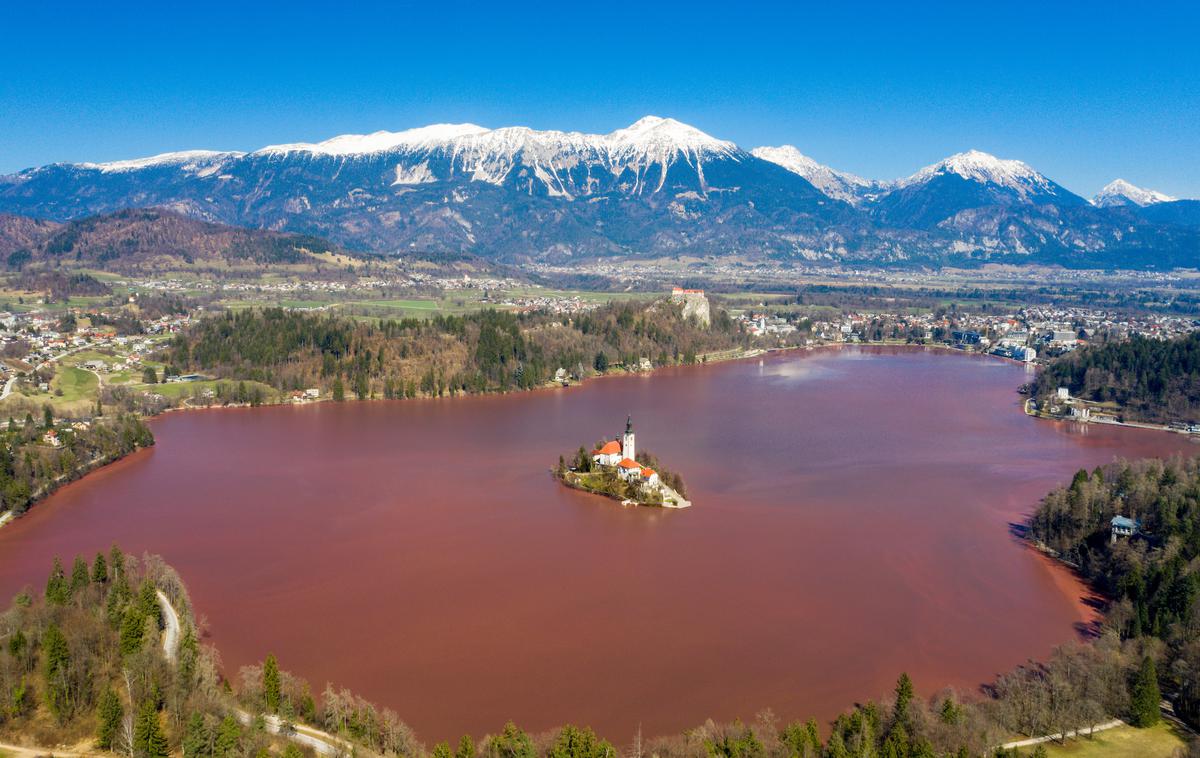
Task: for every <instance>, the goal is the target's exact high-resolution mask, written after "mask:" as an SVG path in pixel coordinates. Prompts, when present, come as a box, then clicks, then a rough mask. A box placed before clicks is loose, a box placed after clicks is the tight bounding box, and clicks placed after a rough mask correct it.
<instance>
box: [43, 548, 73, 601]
mask: <svg viewBox="0 0 1200 758" xmlns="http://www.w3.org/2000/svg"><path fill="white" fill-rule="evenodd" d="M70 599H71V585H70V584H68V583H67V575H66V574H65V573H64V572H63V565H62V561H60V560H59V559H58V557H57V556H55V558H54V567H53V568H51V569H50V576H48V577H46V601H47V602H50V603H54V604H55V605H66V603H67V601H68V600H70Z"/></svg>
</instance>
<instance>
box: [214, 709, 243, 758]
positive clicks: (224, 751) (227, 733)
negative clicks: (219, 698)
mask: <svg viewBox="0 0 1200 758" xmlns="http://www.w3.org/2000/svg"><path fill="white" fill-rule="evenodd" d="M241 741H242V728H241V727H240V726H238V722H237V720H236V719H234V717H233V716H226V717H225V718H224V720H222V721H221V726H220V727H219V728H218V729H217V742H216V749H215V750H214V751H213V753H214V755H218V756H228V755H234V754H236V753H237V752H238V744H239V743H240V742H241Z"/></svg>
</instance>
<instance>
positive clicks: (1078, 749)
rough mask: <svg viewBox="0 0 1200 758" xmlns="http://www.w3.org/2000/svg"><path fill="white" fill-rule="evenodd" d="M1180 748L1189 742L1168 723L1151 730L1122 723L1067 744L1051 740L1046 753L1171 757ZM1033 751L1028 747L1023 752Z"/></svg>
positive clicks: (1055, 757) (1053, 757) (1077, 757)
mask: <svg viewBox="0 0 1200 758" xmlns="http://www.w3.org/2000/svg"><path fill="white" fill-rule="evenodd" d="M1180 748H1186V745H1185V744H1184V741H1183V740H1182V739H1181V738H1180V737H1179V735H1178V734H1177V733H1176V732H1175V731H1174V730H1173V729H1172V728H1171V727H1170V726H1168V725H1167V724H1159V725H1158V726H1155V727H1151V728H1150V729H1137V728H1135V727H1132V726H1119V727H1117V728H1115V729H1108V730H1105V731H1103V732H1098V733H1096V735H1095V736H1094V737H1092V738H1090V739H1089V738H1087V737H1083V738H1081V739H1078V740H1072V741H1070V742H1068V743H1067V744H1065V745H1056V744H1054V743H1047V744H1046V753H1047V755H1048V756H1050V758H1170V756H1172V755H1173V754H1174V753H1175V751H1176V750H1178V749H1180ZM1033 751H1034V748H1025V749H1024V750H1022V751H1021V755H1032V754H1033Z"/></svg>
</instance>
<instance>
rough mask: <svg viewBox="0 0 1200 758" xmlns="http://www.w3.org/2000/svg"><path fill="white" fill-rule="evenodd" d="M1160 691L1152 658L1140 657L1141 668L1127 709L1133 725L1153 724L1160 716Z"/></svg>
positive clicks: (1143, 726)
mask: <svg viewBox="0 0 1200 758" xmlns="http://www.w3.org/2000/svg"><path fill="white" fill-rule="evenodd" d="M1161 702H1162V693H1161V692H1159V689H1158V671H1157V670H1156V669H1155V667H1154V659H1153V658H1151V657H1150V656H1146V657H1145V658H1143V659H1142V668H1141V670H1140V671H1139V672H1138V675H1137V679H1136V681H1135V682H1134V684H1133V692H1132V696H1131V698H1130V704H1129V711H1130V714H1131V716H1132V717H1133V718H1132V721H1133V725H1134V726H1137V727H1142V728H1145V727H1148V726H1154V725H1155V724H1157V723H1158V721H1159V719H1160V718H1161V714H1160V713H1159V703H1161Z"/></svg>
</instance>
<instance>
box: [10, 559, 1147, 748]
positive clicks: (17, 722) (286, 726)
mask: <svg viewBox="0 0 1200 758" xmlns="http://www.w3.org/2000/svg"><path fill="white" fill-rule="evenodd" d="M160 592H161V593H162V594H163V596H164V597H165V598H166V599H167V602H169V603H170V604H171V606H172V607H173V608H174V609H176V610H177V611H178V616H179V623H180V635H179V637H178V643H177V646H176V647H175V648H174V655H173V656H169V655H167V654H166V653H167V649H166V647H165V645H164V636H163V635H164V633H165V629H166V626H167V625H166V623H165V622H166V618H165V614H164V608H163V606H162V605H161V604H160V602H159V600H158V595H159V593H160ZM202 636H203V635H202V634H201V633H200V631H199V630H198V628H197V627H196V624H195V621H194V619H193V616H192V613H191V606H190V601H189V599H188V596H187V592H186V590H185V589H184V588H183V586H182V584H181V583H180V582H179V580H178V577H177V576H176V575H175V574H174V572H173V571H172V570H171V569H170V568H169V567H167V566H166V565H165V564H163V563H162V562H161V560H160V559H158V558H156V557H152V556H146V557H143V558H142V559H141V560H140V561H138V560H135V559H132V558H130V557H128V556H125V555H124V554H123V553H122V552H121V551H120V550H119V549H118V548H117V547H116V546H114V547H113V548H112V549H111V550H110V551H109V552H108V553H104V554H97V555H96V556H95V558H94V559H93V560H92V561H91V563H90V564H89V563H88V562H86V561H84V560H83V558H81V557H77V558H76V559H75V561H74V563H73V564H72V566H71V568H70V570H69V571H68V570H67V569H66V568H65V567H64V566H63V565H62V563H61V562H60V561H58V560H57V559H55V561H54V565H53V567H52V569H51V572H50V575H49V577H48V578H47V580H46V584H45V589H44V591H43V592H41V593H38V595H36V596H35V595H34V594H33V593H30V592H25V593H22V594H21V595H19V596H18V597H17V598H16V599H15V600H14V602H13V604H12V606H11V607H10V608H9V609H8V611H6V612H5V613H3V614H0V641H3V647H2V649H0V735H3V737H4V739H5V740H7V741H12V742H25V743H32V744H37V745H54V744H63V743H67V744H71V743H73V742H77V741H79V740H84V739H88V740H94V744H95V746H96V748H97V749H99V750H103V751H111V752H113V753H117V754H120V755H126V756H130V758H166V756H167V755H169V754H182V755H183V756H185V758H193V757H194V758H243V757H244V758H251V757H253V758H269V757H270V756H273V755H276V756H278V755H281V756H282V757H283V758H302V756H303V755H305V754H309V755H311V748H310V747H298V746H297V744H295V743H293V742H290V741H288V738H289V737H290V735H292V734H293V733H294V732H295V730H296V726H295V725H296V724H301V723H302V724H307V725H310V726H313V727H316V728H318V729H323V730H325V731H327V732H329V733H330V734H332V735H335V737H336V738H337V739H340V740H343V741H344V742H345V748H346V754H360V753H361V754H365V755H371V754H376V755H380V756H393V755H394V756H405V757H406V758H427V757H429V756H432V758H617V756H619V755H622V754H624V755H627V756H629V758H646V757H648V756H655V757H656V758H969V757H972V756H974V757H983V758H993V757H994V756H1000V755H1005V756H1007V755H1015V752H1014V753H1005V752H1003V751H1000V750H997V748H996V747H995V746H996V745H998V744H1000V743H1001V742H1003V741H1004V740H1005V739H1008V738H1009V737H1010V736H1011V735H1013V734H1020V733H1024V734H1040V733H1047V732H1054V731H1059V730H1064V729H1074V728H1076V727H1080V726H1082V727H1086V726H1088V725H1090V724H1094V723H1098V722H1100V721H1103V720H1106V719H1107V718H1109V717H1111V716H1112V715H1118V716H1123V717H1125V718H1128V719H1130V720H1131V721H1132V722H1133V723H1137V724H1144V725H1148V724H1149V723H1153V719H1157V714H1158V710H1157V708H1158V689H1157V684H1156V682H1157V677H1156V674H1155V670H1154V659H1155V656H1157V655H1158V652H1157V648H1156V646H1155V645H1156V643H1146V641H1145V640H1125V641H1122V640H1120V639H1119V638H1118V636H1117V635H1116V634H1114V633H1105V634H1104V635H1103V636H1102V637H1101V638H1100V639H1099V640H1098V641H1097V642H1096V643H1095V644H1092V645H1085V644H1079V643H1074V644H1071V645H1067V646H1065V647H1064V648H1062V649H1060V650H1058V651H1056V653H1055V654H1054V656H1053V657H1052V658H1051V660H1050V661H1049V662H1048V663H1046V664H1044V665H1030V666H1027V667H1023V668H1021V669H1018V670H1017V671H1015V672H1012V673H1011V674H1007V675H1005V676H1003V677H1001V678H1000V679H999V680H998V681H997V682H996V684H995V685H994V686H992V687H991V688H989V690H988V695H989V696H988V697H986V698H984V699H982V700H979V699H975V700H964V699H961V698H959V697H958V696H957V695H956V694H955V693H954V692H953V691H951V690H944V691H942V692H939V693H937V694H936V695H934V696H933V697H931V698H928V699H926V698H921V697H918V696H917V695H916V694H915V690H914V685H913V682H912V681H911V680H910V679H909V677H908V676H907V675H901V676H900V678H899V680H898V681H897V683H896V687H895V690H894V692H893V693H892V694H891V695H890V696H888V697H886V698H883V699H881V700H879V701H874V702H867V703H863V704H859V705H857V706H855V707H854V708H853V709H852V710H850V711H848V712H847V713H844V714H843V715H841V716H839V717H838V718H837V719H836V720H835V721H834V722H833V724H832V725H831V727H830V728H829V729H825V730H823V729H821V728H820V727H819V726H818V724H817V723H816V722H815V721H812V720H809V721H792V722H790V723H781V722H779V721H778V720H777V719H776V718H775V716H774V715H773V714H772V713H771V712H770V711H766V712H763V713H760V714H759V715H758V716H757V717H756V718H755V719H754V720H753V722H752V723H750V724H743V723H741V722H735V723H732V724H717V723H714V722H713V721H711V720H710V721H708V722H706V723H705V724H703V725H702V726H700V727H698V728H696V729H692V730H689V731H687V732H684V733H683V734H681V735H676V736H666V737H657V738H653V739H645V740H643V738H642V736H641V733H640V730H639V732H638V734H635V735H633V736H632V740H631V744H629V745H628V746H627V747H624V748H620V749H618V748H617V747H616V746H614V743H611V742H608V741H607V740H604V739H601V738H600V737H598V736H597V735H596V734H595V733H593V732H592V730H590V729H587V728H581V727H577V726H573V725H568V726H564V727H561V728H558V729H552V730H549V731H546V732H543V733H540V734H529V733H527V732H525V731H523V730H522V729H520V728H519V727H517V726H516V725H515V724H512V723H509V724H506V725H505V726H504V728H503V729H502V730H500V731H499V732H498V733H496V734H493V735H485V736H483V737H482V738H480V740H479V741H478V742H476V741H475V740H474V739H473V738H472V737H471V736H470V735H465V736H463V737H462V738H461V739H460V740H459V741H458V742H457V743H456V745H454V746H451V745H450V744H449V743H439V744H437V745H435V746H433V748H432V749H431V750H429V749H427V748H426V747H425V746H424V745H422V744H421V743H420V742H419V741H418V739H417V737H416V735H415V734H414V733H413V731H412V730H411V729H410V728H409V727H408V726H407V725H406V724H404V722H403V721H401V720H400V718H399V717H398V716H397V715H396V714H395V713H393V712H391V711H388V710H386V709H385V710H380V709H378V708H377V707H376V706H374V705H373V704H371V703H370V702H368V701H366V700H364V699H362V698H361V697H358V696H356V695H354V694H353V693H351V692H349V691H347V690H344V689H341V690H339V689H336V688H334V687H333V686H331V685H326V687H325V689H324V691H323V692H322V694H321V695H320V697H319V698H317V697H314V695H313V692H312V690H311V689H310V687H309V685H308V684H307V683H306V682H304V681H303V680H302V679H299V678H297V677H295V676H293V675H291V674H289V673H288V672H286V671H284V670H282V669H281V668H280V665H279V661H278V660H277V659H276V658H275V657H274V656H271V655H268V656H267V657H266V659H265V660H264V661H263V663H262V664H261V665H257V666H250V667H245V668H243V669H242V670H241V671H240V673H239V676H238V678H237V681H236V683H235V682H230V681H227V680H225V679H224V678H223V676H222V675H221V672H220V666H219V658H218V656H217V653H216V651H215V650H214V649H212V648H211V647H209V646H206V645H203V644H201V643H200V639H201V637H202ZM235 684H236V688H235V687H234V686H233V685H235ZM268 717H270V718H271V719H272V721H270V722H269V721H268ZM1144 719H1151V720H1144ZM269 723H277V724H278V730H277V731H278V734H273V733H272V732H274V731H276V730H275V729H273V728H272V729H268V724H269ZM823 731H824V732H825V733H826V734H825V735H824V736H823V735H822V732H823Z"/></svg>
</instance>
